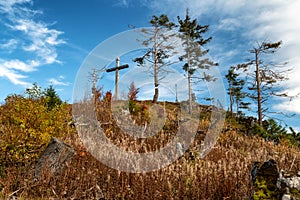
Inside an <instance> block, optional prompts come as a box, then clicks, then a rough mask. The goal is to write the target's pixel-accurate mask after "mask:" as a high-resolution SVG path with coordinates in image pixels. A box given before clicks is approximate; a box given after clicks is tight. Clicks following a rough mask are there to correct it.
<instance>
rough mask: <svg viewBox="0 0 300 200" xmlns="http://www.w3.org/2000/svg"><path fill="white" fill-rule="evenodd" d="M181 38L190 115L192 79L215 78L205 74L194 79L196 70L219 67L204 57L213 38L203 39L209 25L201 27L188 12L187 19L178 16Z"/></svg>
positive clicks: (181, 58) (181, 59)
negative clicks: (204, 47) (207, 45)
mask: <svg viewBox="0 0 300 200" xmlns="http://www.w3.org/2000/svg"><path fill="white" fill-rule="evenodd" d="M177 18H178V22H179V25H180V26H179V32H180V37H181V38H182V40H183V46H184V47H185V49H184V50H185V52H184V54H183V55H182V56H180V61H185V63H184V65H183V70H184V71H186V72H187V79H188V94H189V113H191V112H192V94H193V91H192V78H194V79H200V80H206V81H211V80H213V77H212V76H210V75H209V74H207V73H203V75H202V77H193V75H194V73H195V71H196V69H209V68H210V67H211V66H217V65H218V64H217V63H214V62H212V61H210V60H209V59H208V58H204V56H205V55H206V54H207V53H208V51H209V50H203V49H202V48H203V46H204V45H205V44H207V43H208V42H210V41H211V39H212V37H209V38H206V39H204V38H203V34H205V33H206V32H207V31H208V27H209V26H208V25H204V26H202V25H200V24H198V22H197V19H194V20H191V18H190V16H189V12H188V10H187V11H186V16H185V19H184V20H182V19H180V17H179V16H178V17H177Z"/></svg>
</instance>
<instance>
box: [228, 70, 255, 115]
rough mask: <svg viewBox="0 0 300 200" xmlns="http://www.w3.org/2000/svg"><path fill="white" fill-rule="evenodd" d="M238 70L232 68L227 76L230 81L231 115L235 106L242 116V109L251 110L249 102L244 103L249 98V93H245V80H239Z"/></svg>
mask: <svg viewBox="0 0 300 200" xmlns="http://www.w3.org/2000/svg"><path fill="white" fill-rule="evenodd" d="M239 75H240V74H239V73H237V68H236V67H234V66H231V67H230V69H229V70H228V73H227V74H226V76H225V77H226V79H227V81H228V94H229V99H230V113H233V106H234V104H235V105H236V113H237V114H238V115H240V114H241V111H240V109H249V104H250V103H249V102H244V101H243V99H244V98H246V97H247V93H246V92H244V91H243V89H244V85H245V80H243V79H240V78H238V77H239Z"/></svg>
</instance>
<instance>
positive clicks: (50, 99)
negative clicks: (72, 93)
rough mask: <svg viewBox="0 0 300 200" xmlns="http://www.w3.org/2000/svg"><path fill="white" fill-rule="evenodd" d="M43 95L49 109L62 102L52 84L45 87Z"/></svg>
mask: <svg viewBox="0 0 300 200" xmlns="http://www.w3.org/2000/svg"><path fill="white" fill-rule="evenodd" d="M44 95H45V98H46V106H47V108H48V109H49V110H52V109H53V108H54V107H55V106H58V105H61V104H62V101H61V99H60V98H59V96H58V95H57V93H56V91H55V89H54V88H53V86H52V85H50V86H49V87H48V88H46V89H45V92H44Z"/></svg>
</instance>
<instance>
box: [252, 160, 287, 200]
mask: <svg viewBox="0 0 300 200" xmlns="http://www.w3.org/2000/svg"><path fill="white" fill-rule="evenodd" d="M278 177H279V173H278V169H277V165H276V162H275V161H274V160H273V159H270V160H268V161H266V162H263V163H261V162H254V163H253V164H252V167H251V178H252V187H253V193H252V197H251V199H281V197H282V196H283V191H282V190H281V189H279V188H278V187H277V179H278Z"/></svg>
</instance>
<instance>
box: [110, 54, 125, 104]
mask: <svg viewBox="0 0 300 200" xmlns="http://www.w3.org/2000/svg"><path fill="white" fill-rule="evenodd" d="M128 67H129V65H128V64H125V65H121V66H120V58H119V57H117V58H116V67H113V68H110V69H107V70H106V72H113V71H116V78H115V100H118V89H119V88H118V87H119V70H121V69H125V68H128Z"/></svg>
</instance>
